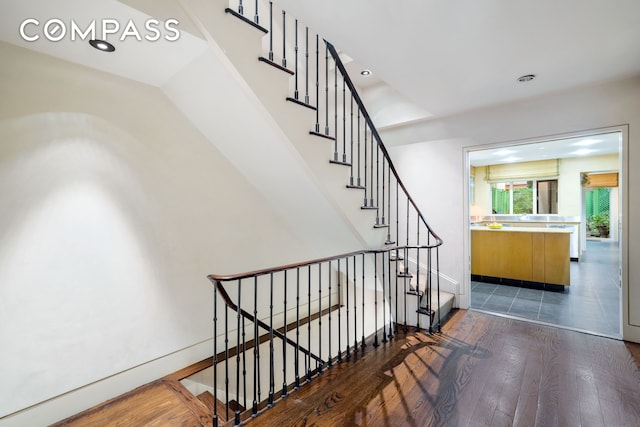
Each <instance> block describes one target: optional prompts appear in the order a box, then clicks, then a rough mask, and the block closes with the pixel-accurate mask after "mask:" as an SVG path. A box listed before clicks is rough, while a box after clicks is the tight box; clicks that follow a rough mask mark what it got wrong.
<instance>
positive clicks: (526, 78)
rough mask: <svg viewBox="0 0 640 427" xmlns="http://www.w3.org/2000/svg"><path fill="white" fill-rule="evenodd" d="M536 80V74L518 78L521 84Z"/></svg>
mask: <svg viewBox="0 0 640 427" xmlns="http://www.w3.org/2000/svg"><path fill="white" fill-rule="evenodd" d="M535 78H536V75H535V74H526V75H524V76H520V77H518V81H519V82H520V83H526V82H530V81H531V80H533V79H535Z"/></svg>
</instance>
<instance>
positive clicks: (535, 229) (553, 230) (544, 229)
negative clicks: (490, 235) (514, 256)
mask: <svg viewBox="0 0 640 427" xmlns="http://www.w3.org/2000/svg"><path fill="white" fill-rule="evenodd" d="M469 228H470V229H471V231H474V230H484V231H515V232H528V233H571V232H572V229H571V228H553V227H549V228H547V227H514V226H510V225H504V226H503V227H502V228H489V227H487V226H486V225H472V226H471V227H469Z"/></svg>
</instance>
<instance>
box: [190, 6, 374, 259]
mask: <svg viewBox="0 0 640 427" xmlns="http://www.w3.org/2000/svg"><path fill="white" fill-rule="evenodd" d="M182 5H183V7H184V9H185V10H186V11H187V14H188V15H189V16H190V17H191V19H192V20H194V22H195V24H196V26H197V27H198V28H199V29H200V31H201V32H202V33H203V34H204V35H205V37H206V38H207V39H208V40H209V42H210V44H211V45H212V46H213V47H214V50H215V51H216V53H217V54H218V55H224V57H225V58H226V59H227V60H228V61H229V62H230V64H232V66H233V67H234V68H235V69H236V70H237V72H238V73H239V74H240V76H241V77H242V79H244V81H245V82H246V83H247V84H248V86H249V87H250V88H251V90H252V91H253V93H255V95H256V97H257V98H258V99H259V101H260V102H261V104H262V105H263V106H264V109H265V112H266V113H267V114H269V115H270V116H271V117H272V118H273V120H274V122H275V126H278V127H279V128H280V130H281V132H282V133H283V136H284V137H283V141H282V142H283V144H287V145H288V146H289V148H290V149H292V150H295V151H296V152H297V153H298V155H299V156H300V157H301V159H302V161H303V162H304V164H305V165H306V166H307V167H308V168H309V170H310V172H311V174H312V176H313V179H314V181H315V182H316V184H317V185H318V186H319V187H320V188H321V191H322V192H323V193H324V194H325V196H326V197H327V198H328V199H329V200H330V201H331V204H332V205H333V206H334V207H335V208H336V209H337V210H338V211H339V212H340V213H341V214H342V216H343V217H344V219H345V220H346V221H347V223H348V224H349V226H350V227H351V228H352V229H353V230H354V231H355V232H356V233H357V235H358V237H359V238H360V240H361V241H362V242H363V243H364V244H365V245H366V247H368V248H379V247H381V246H382V245H383V244H384V241H385V238H386V230H385V229H384V228H382V229H374V228H373V225H374V224H375V222H376V212H375V210H363V209H361V206H362V204H363V203H362V201H363V198H364V193H363V190H354V189H347V188H346V184H347V183H348V177H349V172H348V171H349V169H348V168H347V167H345V166H341V165H334V164H330V163H329V159H331V154H332V149H331V144H332V142H331V141H329V140H327V139H325V138H321V137H317V136H313V135H310V134H309V131H310V130H312V125H313V123H314V114H315V113H314V112H313V111H312V110H310V109H307V108H305V107H302V106H300V105H297V104H295V103H292V102H289V101H287V100H286V97H287V94H288V93H289V85H290V81H289V75H288V74H287V73H285V72H283V71H282V70H279V69H277V68H275V67H272V66H270V65H268V64H265V63H261V62H259V61H258V58H259V57H260V56H261V55H262V37H263V35H264V34H263V33H262V32H261V31H259V30H257V29H256V28H254V27H252V26H250V25H248V24H247V23H244V22H242V21H241V20H239V19H237V18H235V17H233V16H231V15H229V14H227V13H225V11H224V9H225V7H226V6H227V2H225V1H221V0H214V1H206V0H193V1H189V2H182ZM216 47H217V49H215V48H216Z"/></svg>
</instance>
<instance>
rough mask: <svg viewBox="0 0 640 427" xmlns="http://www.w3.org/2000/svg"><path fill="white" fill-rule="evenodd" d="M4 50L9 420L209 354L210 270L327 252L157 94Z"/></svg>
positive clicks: (3, 313)
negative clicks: (297, 228)
mask: <svg viewBox="0 0 640 427" xmlns="http://www.w3.org/2000/svg"><path fill="white" fill-rule="evenodd" d="M0 57H2V58H3V61H2V62H3V66H2V67H1V68H0V93H2V102H1V103H0V188H1V189H0V194H2V197H1V198H0V235H1V244H0V342H1V343H2V351H1V352H0V378H2V381H1V382H0V395H1V396H2V399H1V400H0V421H2V423H3V424H4V423H6V425H43V424H48V423H51V422H53V421H56V420H58V419H61V418H64V417H66V416H69V415H71V414H74V413H76V412H78V411H80V410H83V409H86V408H88V407H90V406H92V405H94V404H96V403H99V402H102V401H104V400H106V399H108V398H110V397H113V396H115V395H118V394H120V393H122V392H124V391H127V390H130V389H132V388H134V387H136V386H138V385H140V384H142V383H145V382H147V381H150V380H152V379H155V378H158V377H160V376H162V375H164V374H166V373H168V372H172V371H175V370H177V369H179V368H182V367H184V366H186V365H187V364H189V363H193V362H195V361H197V360H200V359H202V358H204V357H207V356H210V355H211V352H212V346H211V338H212V322H211V319H212V289H211V284H210V283H209V282H208V281H207V279H206V275H207V274H209V273H234V272H241V271H248V270H253V269H257V268H264V267H268V266H272V265H280V264H284V263H289V262H294V261H300V260H304V259H312V258H315V257H317V256H319V255H320V252H321V251H320V250H319V249H318V248H316V247H314V245H313V242H312V241H308V240H307V239H304V238H302V237H301V236H298V235H296V232H295V231H294V230H292V228H291V227H290V226H289V225H288V224H287V222H286V218H283V217H282V216H281V214H279V213H277V212H276V211H275V210H274V209H273V208H272V207H271V206H270V204H269V203H268V202H267V200H265V198H264V197H263V195H261V194H260V192H259V191H257V190H256V188H255V187H254V186H253V185H252V184H251V183H250V182H249V181H248V180H247V179H246V178H245V177H244V176H243V174H241V173H239V172H238V170H237V169H235V168H234V167H233V166H232V165H231V163H230V162H229V161H228V160H226V158H225V157H224V156H223V155H221V154H220V152H219V151H218V150H217V149H216V148H215V146H214V145H213V144H211V143H210V141H208V140H207V139H206V138H205V137H204V136H203V135H202V134H201V133H200V132H199V131H198V130H196V129H195V128H194V126H192V125H191V124H190V123H189V122H188V121H187V120H186V119H185V118H184V116H183V115H182V114H181V113H180V112H179V111H178V110H177V109H176V108H175V107H174V106H173V104H172V103H171V102H170V101H169V99H168V98H167V97H166V96H165V95H164V94H163V93H162V92H161V91H160V90H159V89H158V88H154V87H150V86H146V85H143V84H140V83H135V82H132V81H128V80H125V79H121V78H117V77H114V76H110V75H107V74H103V73H100V72H96V71H95V70H90V69H87V68H84V67H80V66H76V65H73V64H70V63H67V62H64V61H60V60H56V59H54V58H52V57H48V56H45V55H41V54H36V53H33V52H30V51H27V50H25V49H22V48H17V47H15V46H11V45H7V44H3V43H0ZM227 108H233V106H231V107H227ZM238 114H240V113H238ZM211 120H212V121H216V120H218V119H217V118H216V115H215V114H212V115H211ZM217 125H218V126H220V128H221V129H224V131H225V132H228V129H227V128H228V127H229V126H233V124H232V123H227V122H225V121H224V120H218V122H217ZM293 179H295V177H293ZM321 232H322V230H317V231H316V233H321ZM346 239H347V241H350V240H349V239H350V238H349V237H346ZM351 241H353V240H351ZM341 244H342V245H346V244H345V243H344V241H343V242H342V243H340V242H338V243H336V248H334V249H335V250H336V253H339V252H340V250H341V249H345V248H342V247H341ZM326 250H328V248H326V247H325V248H322V251H326ZM68 392H71V393H68ZM64 393H68V394H64ZM48 399H51V400H48ZM45 401H46V402H45ZM41 402H45V403H42V404H40V403H41ZM32 405H35V406H33V407H31V406H32Z"/></svg>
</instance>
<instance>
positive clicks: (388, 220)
mask: <svg viewBox="0 0 640 427" xmlns="http://www.w3.org/2000/svg"><path fill="white" fill-rule="evenodd" d="M387 171H388V173H387V214H388V216H387V225H388V227H387V241H386V242H385V243H386V244H387V245H391V244H393V240H391V164H388V169H387ZM396 253H397V251H396Z"/></svg>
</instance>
